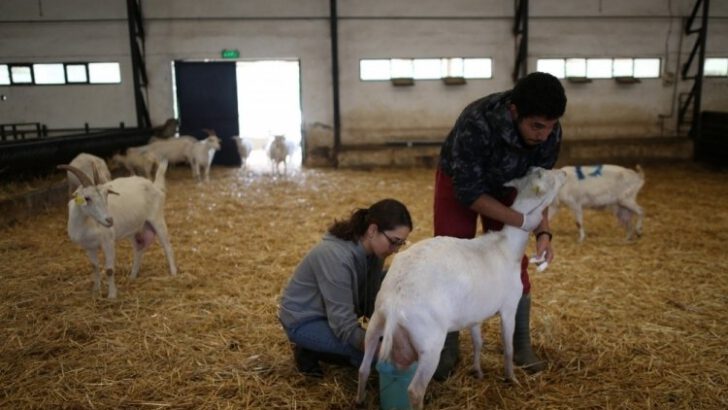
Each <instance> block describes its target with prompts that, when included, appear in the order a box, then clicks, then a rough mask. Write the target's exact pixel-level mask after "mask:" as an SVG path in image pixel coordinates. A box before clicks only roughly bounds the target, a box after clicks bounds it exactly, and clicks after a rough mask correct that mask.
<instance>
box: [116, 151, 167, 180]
mask: <svg viewBox="0 0 728 410" xmlns="http://www.w3.org/2000/svg"><path fill="white" fill-rule="evenodd" d="M157 162H158V161H157V157H155V156H154V154H152V153H151V152H149V151H146V150H145V149H144V148H143V147H130V148H127V150H126V155H121V154H114V156H113V157H111V161H110V164H112V166H113V167H119V166H123V167H124V168H125V169H126V170H127V171H128V172H129V175H143V176H144V177H146V178H147V179H152V170H153V169H154V166H155V165H157Z"/></svg>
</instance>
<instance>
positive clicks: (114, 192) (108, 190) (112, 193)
mask: <svg viewBox="0 0 728 410" xmlns="http://www.w3.org/2000/svg"><path fill="white" fill-rule="evenodd" d="M106 192H108V193H109V194H111V195H119V196H121V194H120V193H118V192H116V191H114V190H113V189H107V190H106Z"/></svg>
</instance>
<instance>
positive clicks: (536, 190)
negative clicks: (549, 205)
mask: <svg viewBox="0 0 728 410" xmlns="http://www.w3.org/2000/svg"><path fill="white" fill-rule="evenodd" d="M533 193H534V194H540V193H541V186H540V185H534V186H533Z"/></svg>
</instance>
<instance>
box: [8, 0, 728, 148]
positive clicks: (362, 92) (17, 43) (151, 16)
mask: <svg viewBox="0 0 728 410" xmlns="http://www.w3.org/2000/svg"><path fill="white" fill-rule="evenodd" d="M142 3H143V8H144V12H143V14H144V18H145V28H146V35H147V38H146V64H147V70H148V75H149V87H148V105H149V110H150V115H151V117H152V122H153V123H155V124H161V123H162V122H164V120H165V119H166V118H168V117H171V116H172V115H173V107H172V82H171V78H170V65H171V62H172V61H173V60H175V59H192V60H200V59H205V58H209V59H216V58H219V56H220V51H221V50H222V49H223V48H228V49H229V48H235V49H238V50H239V51H240V53H241V58H242V59H275V58H294V59H298V60H300V61H301V80H302V90H301V91H302V111H303V121H304V123H305V124H306V127H307V129H310V126H311V124H314V123H320V124H325V125H332V124H333V109H332V101H333V98H332V88H331V74H330V73H331V50H330V34H329V21H328V13H329V1H327V0H308V1H304V2H302V1H294V0H247V1H239V0H207V1H199V0H153V1H150V0H147V1H143V2H142ZM530 3H531V13H530V14H531V20H530V42H529V58H530V68H531V69H532V70H533V69H535V63H536V59H537V58H539V57H556V56H558V57H564V56H584V57H599V56H608V57H614V56H626V57H641V56H655V57H660V58H662V59H663V63H664V62H667V67H666V69H667V71H669V72H673V73H674V72H676V71H678V62H679V61H681V62H684V60H685V58H686V57H687V54H688V53H689V51H690V49H691V47H692V43H693V41H694V40H693V39H692V38H690V37H687V38H683V39H682V43H681V34H680V31H681V21H682V20H681V19H682V18H683V17H685V16H687V15H688V14H689V12H690V11H691V9H692V6H693V4H694V1H692V0H672V1H670V0H643V1H632V0H611V1H603V0H538V1H531V2H530ZM711 3H712V4H711V20H710V22H709V40H708V45H707V50H708V56H728V42H726V41H723V40H724V39H726V38H728V19H727V18H726V17H728V2H718V1H713V2H711ZM338 12H339V15H340V17H341V18H340V20H339V35H340V38H339V52H340V56H339V66H340V80H341V84H340V87H341V88H340V94H341V115H342V142H343V143H344V144H368V143H378V142H385V141H396V140H410V139H416V140H422V139H430V140H441V139H442V138H443V137H444V135H445V133H446V132H447V130H448V129H449V128H450V126H451V125H452V123H453V122H454V121H455V119H456V117H457V115H458V113H459V112H460V110H461V109H462V108H463V107H464V106H465V105H467V104H468V103H469V102H470V101H472V100H474V99H476V98H478V97H480V96H482V95H485V94H488V93H491V92H495V91H500V90H504V89H507V88H510V87H512V82H511V79H510V73H511V71H512V69H513V64H514V59H515V57H514V56H515V47H516V44H515V41H514V38H513V36H512V34H511V27H512V24H513V12H514V2H513V1H511V0H453V1H447V2H443V1H441V0H399V1H391V0H367V1H361V0H339V3H338ZM444 56H473V57H481V56H482V57H490V58H493V62H494V67H493V73H494V77H493V78H492V79H490V80H471V81H469V82H468V84H467V85H465V86H458V87H455V86H450V87H448V86H445V85H443V84H442V83H440V82H438V81H418V82H417V83H416V85H415V86H413V87H393V86H392V85H390V84H389V83H387V82H382V83H369V82H367V83H364V82H361V81H359V79H358V78H359V77H358V75H359V74H358V67H359V60H360V59H362V58H377V57H384V58H387V57H444ZM108 60H112V61H118V62H119V63H121V70H122V84H120V85H86V86H36V87H27V86H15V87H3V86H0V94H2V95H5V96H6V97H7V99H6V100H4V101H0V122H3V123H10V122H35V121H39V122H42V123H45V124H47V125H48V126H49V127H51V128H67V127H80V126H82V125H83V123H86V122H88V123H89V124H90V125H91V126H92V127H93V126H113V125H116V124H118V123H119V122H125V123H126V124H129V125H134V124H135V123H136V115H135V111H134V102H133V101H134V99H133V86H132V74H131V71H130V65H131V62H130V58H129V39H128V33H127V21H126V2H125V1H122V0H38V1H27V0H2V1H0V63H2V62H46V61H58V62H60V61H108ZM691 84H692V83H691V82H686V81H677V82H675V83H674V85H673V84H671V83H669V82H663V81H662V80H644V81H643V82H642V83H640V84H635V85H619V84H616V83H615V82H614V81H613V80H594V81H593V82H592V83H589V84H571V83H568V82H564V86H565V88H566V90H567V95H568V98H569V104H568V107H567V114H566V116H565V118H564V121H563V122H564V127H565V130H566V137H567V138H569V139H580V138H609V137H615V136H637V137H651V136H657V135H661V134H665V135H670V134H672V133H674V126H675V122H676V121H675V115H676V107H675V102H674V101H675V98H674V95H679V94H680V93H682V92H685V91H687V90H688V88H689V87H690V85H691ZM703 107H704V109H706V110H707V109H709V110H721V111H726V110H728V79H706V81H705V86H704V96H703ZM671 114H672V116H670V115H671ZM662 117H666V118H664V119H663V118H662ZM324 130H325V128H324ZM321 135H323V137H321ZM330 141H331V139H330V130H328V131H324V133H323V134H320V135H319V137H318V138H317V139H316V144H321V145H327V144H329V143H330Z"/></svg>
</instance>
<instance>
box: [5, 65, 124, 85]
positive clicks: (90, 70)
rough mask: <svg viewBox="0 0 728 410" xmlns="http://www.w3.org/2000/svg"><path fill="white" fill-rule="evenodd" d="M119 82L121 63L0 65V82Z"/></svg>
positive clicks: (16, 83) (30, 83)
mask: <svg viewBox="0 0 728 410" xmlns="http://www.w3.org/2000/svg"><path fill="white" fill-rule="evenodd" d="M118 83H121V68H120V67H119V63H42V64H0V85H59V84H118Z"/></svg>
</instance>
